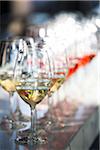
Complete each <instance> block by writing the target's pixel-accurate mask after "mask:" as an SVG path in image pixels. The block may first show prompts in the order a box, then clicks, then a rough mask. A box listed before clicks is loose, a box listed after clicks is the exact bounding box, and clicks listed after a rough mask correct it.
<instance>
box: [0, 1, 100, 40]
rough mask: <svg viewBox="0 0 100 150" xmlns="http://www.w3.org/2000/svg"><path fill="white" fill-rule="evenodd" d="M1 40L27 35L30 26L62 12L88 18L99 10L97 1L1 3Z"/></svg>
mask: <svg viewBox="0 0 100 150" xmlns="http://www.w3.org/2000/svg"><path fill="white" fill-rule="evenodd" d="M0 7H1V13H0V18H1V19H0V20H1V21H0V38H1V39H2V38H5V37H7V36H10V35H12V34H15V35H23V34H24V35H25V34H26V32H27V31H26V29H27V28H26V27H27V26H28V25H30V24H32V25H33V24H34V25H35V24H41V23H44V22H45V21H47V20H50V19H51V18H53V17H54V16H55V15H57V14H59V13H61V12H73V13H78V14H80V15H81V16H80V19H81V17H82V15H83V16H85V17H88V16H89V15H91V14H92V13H94V14H95V13H97V11H98V10H99V0H95V1H92V0H91V1H54V0H52V1H48V0H45V1H44V0H41V1H39V0H36V1H35V0H32V1H31V0H30V1H28V0H24V1H20V0H15V1H0Z"/></svg>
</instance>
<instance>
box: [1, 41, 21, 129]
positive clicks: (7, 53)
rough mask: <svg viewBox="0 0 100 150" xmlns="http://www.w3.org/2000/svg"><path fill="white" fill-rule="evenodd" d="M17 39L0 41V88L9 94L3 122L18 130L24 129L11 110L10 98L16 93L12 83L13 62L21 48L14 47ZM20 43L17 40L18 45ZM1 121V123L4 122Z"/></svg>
mask: <svg viewBox="0 0 100 150" xmlns="http://www.w3.org/2000/svg"><path fill="white" fill-rule="evenodd" d="M17 40H19V39H16V38H13V39H9V40H5V41H1V43H3V44H2V46H3V47H2V49H3V54H2V60H1V67H0V86H1V87H2V88H3V89H4V90H6V91H7V92H8V93H9V106H10V115H9V114H8V115H6V116H5V117H4V120H5V119H6V120H7V121H8V124H9V127H10V128H11V129H19V128H22V127H24V126H23V124H21V123H20V122H19V121H18V120H17V119H16V116H15V115H14V113H13V112H12V108H11V98H12V96H13V94H14V92H15V91H16V88H15V82H14V80H13V79H14V78H13V77H14V74H13V69H14V66H15V62H16V60H17V54H18V51H19V48H21V44H19V47H16V41H17ZM20 42H21V41H20V40H19V43H20ZM4 120H2V121H4Z"/></svg>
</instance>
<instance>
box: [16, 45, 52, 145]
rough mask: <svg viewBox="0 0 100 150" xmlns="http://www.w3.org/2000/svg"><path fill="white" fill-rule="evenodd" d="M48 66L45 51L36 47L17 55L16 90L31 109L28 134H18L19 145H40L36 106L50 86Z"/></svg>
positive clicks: (41, 140)
mask: <svg viewBox="0 0 100 150" xmlns="http://www.w3.org/2000/svg"><path fill="white" fill-rule="evenodd" d="M49 74H50V64H49V60H48V56H47V53H46V51H43V50H42V49H40V48H39V47H38V46H36V47H35V49H34V50H33V49H23V53H19V56H18V61H17V63H16V67H15V71H14V79H15V82H16V90H17V93H18V94H19V95H20V97H21V98H22V99H23V100H24V101H25V102H26V103H27V104H29V106H30V108H31V128H30V130H29V134H28V135H27V134H25V135H24V132H23V131H22V132H23V133H22V134H20V132H18V134H17V138H16V142H18V143H21V144H25V143H27V144H32V145H33V144H34V143H35V144H36V143H42V142H44V140H43V139H42V138H41V137H38V135H37V131H36V109H35V108H36V105H37V104H38V103H40V102H41V101H42V100H43V99H44V97H45V96H46V95H47V92H48V90H49V86H50V83H51V81H50V79H49V78H48V77H49Z"/></svg>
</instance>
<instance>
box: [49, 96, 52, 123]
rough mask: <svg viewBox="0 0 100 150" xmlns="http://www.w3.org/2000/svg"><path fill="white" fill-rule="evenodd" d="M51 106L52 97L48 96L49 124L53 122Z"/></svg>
mask: <svg viewBox="0 0 100 150" xmlns="http://www.w3.org/2000/svg"><path fill="white" fill-rule="evenodd" d="M52 107H53V106H52V98H51V97H49V96H48V121H49V123H50V124H51V123H52V122H53V118H52Z"/></svg>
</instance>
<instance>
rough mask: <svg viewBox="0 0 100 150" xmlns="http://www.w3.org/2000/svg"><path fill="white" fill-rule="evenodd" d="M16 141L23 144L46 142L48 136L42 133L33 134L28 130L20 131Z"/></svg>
mask: <svg viewBox="0 0 100 150" xmlns="http://www.w3.org/2000/svg"><path fill="white" fill-rule="evenodd" d="M15 142H16V143H17V144H21V145H26V144H27V145H33V144H46V143H47V138H46V137H44V136H42V135H39V136H38V135H36V134H35V135H32V132H31V131H30V130H27V131H23V132H19V133H18V136H17V138H16V139H15Z"/></svg>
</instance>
